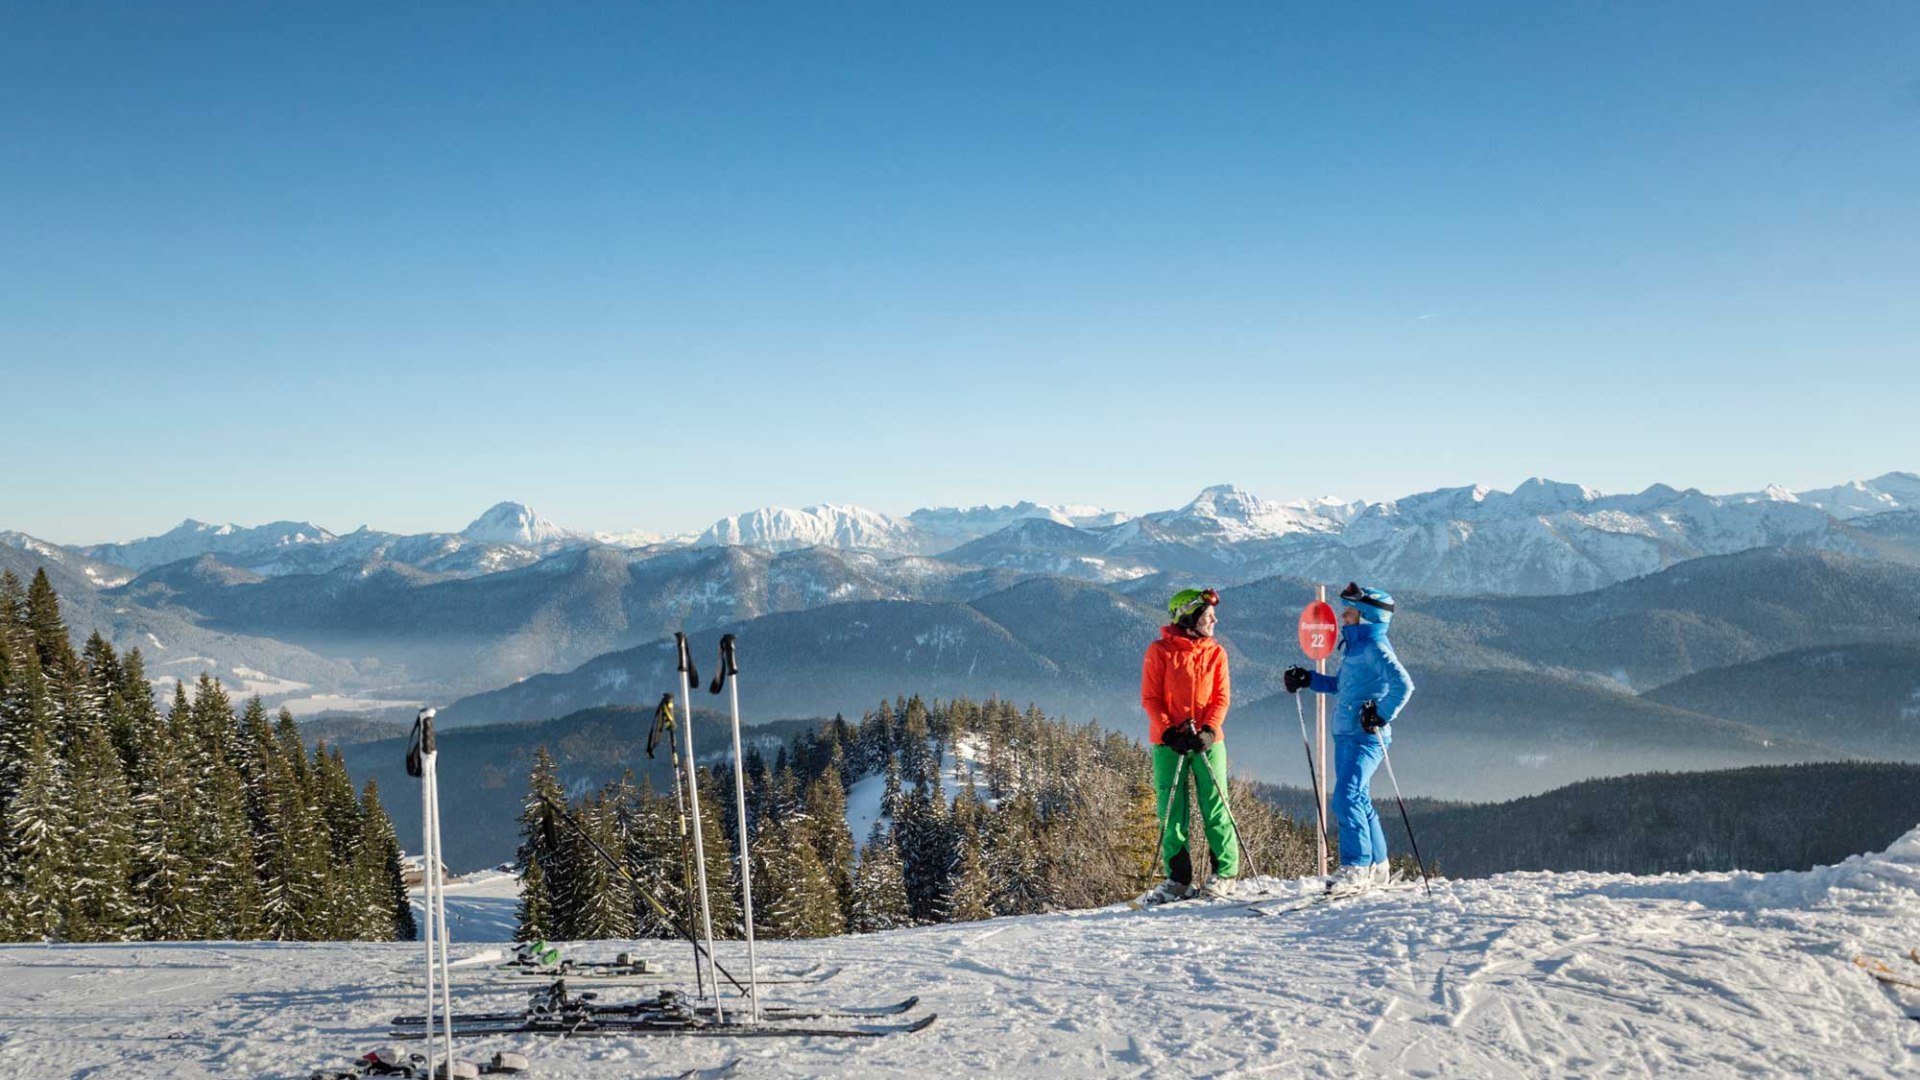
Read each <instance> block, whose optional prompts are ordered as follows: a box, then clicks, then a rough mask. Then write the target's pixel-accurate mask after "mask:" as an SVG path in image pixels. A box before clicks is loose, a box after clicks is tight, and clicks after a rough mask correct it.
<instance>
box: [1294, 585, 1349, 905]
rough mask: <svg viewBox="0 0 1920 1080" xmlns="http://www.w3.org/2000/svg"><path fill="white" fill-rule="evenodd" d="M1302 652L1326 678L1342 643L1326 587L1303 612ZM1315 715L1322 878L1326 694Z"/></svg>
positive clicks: (1312, 766)
mask: <svg viewBox="0 0 1920 1080" xmlns="http://www.w3.org/2000/svg"><path fill="white" fill-rule="evenodd" d="M1299 633H1300V651H1301V652H1304V653H1306V654H1307V656H1308V657H1309V658H1311V659H1312V660H1313V664H1314V668H1315V669H1316V670H1317V671H1319V672H1320V674H1322V675H1325V674H1326V673H1327V657H1329V656H1332V655H1333V648H1334V645H1335V643H1337V642H1338V641H1339V640H1340V620H1339V619H1338V618H1336V617H1335V616H1334V614H1333V609H1332V608H1331V607H1328V606H1327V587H1326V586H1325V585H1322V586H1320V587H1319V598H1318V599H1316V600H1315V601H1314V602H1313V603H1311V604H1308V605H1307V606H1306V607H1305V608H1303V609H1302V610H1301V612H1300V630H1299ZM1313 714H1314V716H1315V717H1316V718H1317V720H1318V722H1319V729H1320V739H1319V742H1320V756H1319V759H1318V760H1317V761H1316V760H1315V758H1314V755H1313V748H1312V746H1311V744H1309V746H1308V748H1307V768H1308V770H1309V774H1310V776H1311V778H1312V780H1313V799H1314V802H1315V803H1317V804H1318V805H1317V806H1315V807H1314V811H1315V813H1316V815H1317V821H1316V824H1317V825H1318V828H1316V829H1314V848H1315V849H1316V850H1317V851H1318V852H1319V856H1320V875H1321V876H1322V877H1325V876H1326V873H1327V795H1326V791H1327V697H1326V695H1325V694H1315V695H1314V696H1313ZM1306 737H1307V732H1306V729H1305V724H1304V722H1303V723H1302V725H1301V731H1300V738H1301V741H1303V742H1304V741H1306Z"/></svg>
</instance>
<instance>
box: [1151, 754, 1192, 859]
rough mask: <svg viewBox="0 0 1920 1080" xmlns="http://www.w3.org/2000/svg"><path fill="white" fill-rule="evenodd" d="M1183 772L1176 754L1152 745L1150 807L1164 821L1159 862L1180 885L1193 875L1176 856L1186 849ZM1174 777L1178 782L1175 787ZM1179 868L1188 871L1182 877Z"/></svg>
mask: <svg viewBox="0 0 1920 1080" xmlns="http://www.w3.org/2000/svg"><path fill="white" fill-rule="evenodd" d="M1186 773H1187V769H1186V768H1185V767H1184V765H1183V764H1182V762H1181V760H1180V755H1179V754H1178V753H1176V752H1175V751H1173V750H1171V749H1169V748H1167V747H1164V746H1155V747H1154V748H1153V809H1154V813H1155V814H1156V815H1157V816H1158V819H1159V820H1160V821H1164V822H1166V828H1165V829H1163V830H1162V831H1161V833H1160V861H1161V863H1162V865H1163V866H1164V867H1165V868H1166V871H1167V876H1168V877H1170V878H1173V879H1174V880H1175V881H1179V882H1180V883H1181V884H1183V885H1184V884H1187V883H1188V882H1189V881H1191V880H1192V877H1193V870H1192V863H1191V862H1189V861H1187V860H1185V859H1178V858H1177V857H1178V856H1180V855H1184V854H1185V853H1186V850H1187V784H1186ZM1175 780H1179V782H1180V783H1179V786H1178V787H1177V788H1176V787H1175V785H1174V781H1175ZM1169 804H1171V805H1169ZM1181 867H1185V868H1186V870H1187V873H1186V876H1185V877H1184V878H1183V877H1181V876H1179V875H1178V874H1177V873H1176V871H1177V870H1178V869H1180V868H1181Z"/></svg>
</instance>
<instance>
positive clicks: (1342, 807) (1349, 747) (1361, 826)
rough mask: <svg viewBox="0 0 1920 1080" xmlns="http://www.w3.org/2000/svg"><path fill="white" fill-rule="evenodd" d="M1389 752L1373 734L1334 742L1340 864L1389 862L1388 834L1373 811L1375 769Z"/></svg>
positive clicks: (1334, 795)
mask: <svg viewBox="0 0 1920 1080" xmlns="http://www.w3.org/2000/svg"><path fill="white" fill-rule="evenodd" d="M1386 752H1387V749H1386V747H1385V746H1383V745H1382V744H1381V742H1380V740H1379V739H1376V738H1374V737H1373V736H1371V735H1361V736H1358V737H1356V738H1351V739H1347V738H1337V737H1336V738H1335V739H1334V740H1333V790H1332V791H1330V792H1328V793H1327V794H1328V796H1329V800H1330V801H1331V802H1332V803H1333V817H1334V820H1336V821H1338V822H1339V823H1340V864H1341V865H1342V866H1370V865H1372V864H1374V863H1383V862H1386V861H1387V834H1386V832H1385V830H1383V829H1381V828H1380V815H1379V814H1377V813H1375V812H1374V809H1373V770H1375V769H1377V768H1379V767H1380V759H1381V758H1382V757H1383V756H1385V755H1386Z"/></svg>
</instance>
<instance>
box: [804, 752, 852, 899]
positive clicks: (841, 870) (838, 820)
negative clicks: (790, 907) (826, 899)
mask: <svg viewBox="0 0 1920 1080" xmlns="http://www.w3.org/2000/svg"><path fill="white" fill-rule="evenodd" d="M838 756H839V755H838V754H837V753H836V754H835V755H834V758H835V760H833V761H831V762H830V763H829V764H828V765H827V767H826V769H825V770H824V771H823V772H821V774H820V775H819V776H816V777H815V778H814V779H813V782H812V783H810V784H808V785H807V796H806V802H805V806H806V812H805V823H806V827H807V828H806V833H807V836H806V838H807V840H808V842H809V843H811V844H812V845H813V850H814V854H815V855H817V856H818V857H819V859H820V865H821V867H822V868H823V869H824V870H825V871H826V874H827V877H828V879H829V880H830V881H832V882H833V894H834V902H835V903H836V904H838V905H839V908H840V913H841V918H842V919H843V920H844V919H845V918H846V916H847V915H849V914H850V913H851V912H852V910H853V867H854V861H855V859H854V847H853V835H852V834H851V833H850V832H848V831H847V793H846V791H845V790H844V789H842V788H841V786H840V765H839V761H838V760H837V758H838Z"/></svg>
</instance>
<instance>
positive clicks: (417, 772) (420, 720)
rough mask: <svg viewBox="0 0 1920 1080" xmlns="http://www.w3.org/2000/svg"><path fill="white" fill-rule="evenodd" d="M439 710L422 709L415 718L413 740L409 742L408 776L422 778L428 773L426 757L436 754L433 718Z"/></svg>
mask: <svg viewBox="0 0 1920 1080" xmlns="http://www.w3.org/2000/svg"><path fill="white" fill-rule="evenodd" d="M436 713H437V710H435V709H432V708H426V709H421V710H420V713H419V715H417V716H415V717H414V718H413V738H411V739H410V740H408V742H407V775H408V776H422V775H424V774H425V772H426V755H428V754H431V753H433V752H434V741H433V718H434V716H435V715H436Z"/></svg>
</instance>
